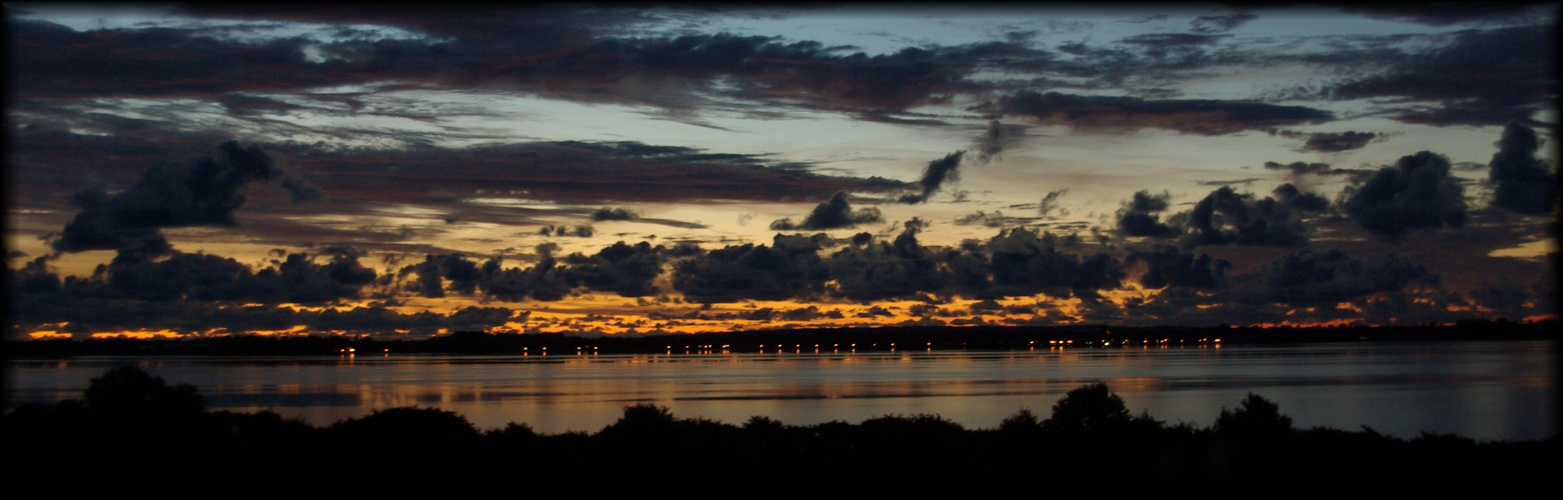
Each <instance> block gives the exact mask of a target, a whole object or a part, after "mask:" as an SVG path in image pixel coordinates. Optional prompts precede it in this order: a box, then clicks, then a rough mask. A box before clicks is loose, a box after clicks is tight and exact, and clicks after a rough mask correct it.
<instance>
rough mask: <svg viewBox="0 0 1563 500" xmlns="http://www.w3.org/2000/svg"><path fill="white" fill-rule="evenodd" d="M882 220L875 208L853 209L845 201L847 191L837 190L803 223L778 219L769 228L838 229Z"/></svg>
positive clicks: (816, 207) (778, 229)
mask: <svg viewBox="0 0 1563 500" xmlns="http://www.w3.org/2000/svg"><path fill="white" fill-rule="evenodd" d="M883 220H884V218H883V217H881V216H880V215H879V209H877V208H863V209H858V210H853V209H852V204H851V203H848V202H847V193H846V192H845V191H837V192H836V194H835V195H832V196H831V197H830V200H829V201H826V202H824V203H821V204H819V205H818V206H815V207H814V211H813V212H810V213H809V215H808V217H806V218H804V219H803V223H801V224H794V223H793V222H792V219H779V220H776V221H774V222H772V223H771V229H773V230H777V231H790V230H795V229H803V230H821V229H838V228H847V227H853V226H857V225H858V224H870V223H874V222H881V221H883Z"/></svg>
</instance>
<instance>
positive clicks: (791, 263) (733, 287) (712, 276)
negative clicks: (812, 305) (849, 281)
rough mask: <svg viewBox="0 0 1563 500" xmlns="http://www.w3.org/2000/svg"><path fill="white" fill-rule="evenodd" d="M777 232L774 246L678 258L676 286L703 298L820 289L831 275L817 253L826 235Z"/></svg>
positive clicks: (774, 296) (785, 295)
mask: <svg viewBox="0 0 1563 500" xmlns="http://www.w3.org/2000/svg"><path fill="white" fill-rule="evenodd" d="M821 236H823V235H821ZM776 238H777V239H776V244H775V245H774V246H771V247H766V246H765V245H754V244H748V245H743V246H728V247H725V248H721V249H717V250H712V251H710V252H707V253H705V254H704V255H700V256H697V257H693V258H689V259H686V260H682V261H679V262H678V263H677V264H675V265H674V267H673V288H674V289H676V290H678V291H679V292H682V293H683V294H684V296H685V297H686V298H688V299H689V300H692V301H696V302H704V303H713V302H736V301H739V300H744V299H755V300H785V299H789V298H801V297H807V296H811V295H814V294H818V293H820V292H822V291H823V287H824V282H825V280H826V277H827V276H828V271H827V270H826V269H825V267H824V266H823V265H822V264H821V263H820V258H819V255H818V253H817V252H818V250H819V248H820V245H819V243H820V242H821V241H822V238H813V239H809V240H808V241H810V244H808V245H799V244H797V243H798V242H797V241H794V240H787V241H783V235H777V236H776Z"/></svg>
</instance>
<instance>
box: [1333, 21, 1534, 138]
mask: <svg viewBox="0 0 1563 500" xmlns="http://www.w3.org/2000/svg"><path fill="white" fill-rule="evenodd" d="M1553 29H1554V28H1553V24H1552V23H1547V24H1541V25H1534V26H1518V27H1511V28H1499V29H1491V30H1470V31H1465V32H1461V33H1460V34H1459V35H1457V36H1456V37H1455V38H1454V41H1453V42H1451V43H1449V44H1448V45H1446V46H1443V47H1441V48H1437V49H1434V50H1431V51H1429V52H1427V53H1420V54H1396V55H1394V57H1392V58H1381V59H1380V60H1378V64H1379V65H1381V66H1383V67H1384V69H1383V71H1381V72H1379V73H1378V74H1376V75H1374V76H1370V77H1364V78H1358V79H1354V80H1350V81H1347V82H1345V83H1342V84H1339V85H1336V86H1334V87H1332V88H1329V89H1327V90H1326V92H1325V94H1326V95H1328V96H1329V97H1331V98H1334V99H1383V98H1394V99H1396V104H1395V107H1393V108H1388V109H1387V110H1386V111H1385V113H1387V114H1389V115H1390V116H1391V117H1393V118H1394V119H1396V120H1399V121H1402V122H1406V123H1417V124H1424V125H1434V126H1447V125H1478V126H1480V125H1503V124H1506V123H1508V122H1510V121H1515V120H1520V121H1529V120H1531V115H1533V114H1534V113H1536V112H1537V111H1539V110H1541V109H1542V107H1543V106H1544V105H1545V104H1546V102H1547V101H1548V100H1550V99H1553V98H1555V96H1556V92H1557V90H1556V74H1557V73H1556V71H1555V70H1554V68H1553V66H1552V61H1553V60H1554V59H1555V56H1554V43H1555V41H1556V36H1555V35H1554V31H1553ZM1517 47H1524V49H1523V50H1517V49H1516V48H1517Z"/></svg>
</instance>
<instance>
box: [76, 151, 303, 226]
mask: <svg viewBox="0 0 1563 500" xmlns="http://www.w3.org/2000/svg"><path fill="white" fill-rule="evenodd" d="M280 175H281V171H280V170H277V169H275V168H273V159H272V157H271V156H270V155H268V154H267V153H266V152H265V151H262V150H261V148H260V146H255V145H252V146H250V147H248V148H244V147H241V146H239V144H238V143H237V142H234V141H228V142H224V143H222V144H221V145H219V146H218V147H217V148H216V150H215V151H212V152H211V153H210V154H206V155H199V156H194V157H190V158H186V159H184V160H182V161H178V162H170V161H161V162H158V163H156V164H154V165H153V166H152V167H151V168H148V169H147V170H146V172H145V173H143V174H142V177H141V180H139V181H138V182H136V184H135V185H134V186H132V187H131V188H130V189H129V190H127V191H123V192H120V193H118V194H115V195H114V196H112V197H110V196H108V195H107V194H106V193H104V192H102V191H101V190H96V189H94V190H87V191H83V192H80V193H78V194H77V196H76V198H75V203H76V205H77V206H79V207H81V208H82V211H81V212H80V213H78V214H77V215H76V217H75V218H74V219H72V220H71V222H70V224H68V225H66V226H65V230H64V232H63V234H62V236H61V237H60V238H59V239H57V240H55V241H54V242H53V243H52V246H53V247H54V249H56V250H60V251H64V252H78V251H82V250H118V249H131V248H155V247H159V246H163V244H166V240H163V236H162V234H161V231H160V229H161V228H165V227H186V226H233V225H235V224H236V222H235V220H234V216H233V211H234V210H235V209H238V208H239V207H240V206H242V205H243V204H244V195H242V194H240V193H239V190H240V188H242V187H243V186H244V185H245V184H248V183H249V182H251V181H253V180H257V179H260V180H264V179H271V178H275V177H278V176H280ZM159 242H163V243H159Z"/></svg>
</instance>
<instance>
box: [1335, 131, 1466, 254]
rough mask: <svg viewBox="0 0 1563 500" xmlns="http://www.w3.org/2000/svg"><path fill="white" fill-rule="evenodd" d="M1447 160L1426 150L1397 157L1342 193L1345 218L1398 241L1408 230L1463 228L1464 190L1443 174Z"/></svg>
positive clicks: (1445, 172)
mask: <svg viewBox="0 0 1563 500" xmlns="http://www.w3.org/2000/svg"><path fill="white" fill-rule="evenodd" d="M1449 168H1450V167H1449V158H1447V157H1445V156H1443V155H1440V154H1437V153H1432V152H1428V151H1422V152H1420V153H1417V154H1415V155H1410V156H1403V157H1401V158H1400V161H1398V162H1396V164H1395V166H1393V167H1384V168H1382V169H1380V170H1379V171H1378V173H1377V174H1374V175H1373V178H1371V179H1368V181H1367V182H1366V183H1364V184H1362V185H1360V186H1353V187H1350V188H1348V189H1347V191H1346V192H1345V193H1343V194H1344V195H1345V202H1344V203H1342V205H1341V207H1342V208H1343V209H1345V211H1346V213H1347V215H1349V216H1351V219H1352V220H1354V221H1356V222H1357V224H1359V225H1361V226H1362V228H1363V229H1366V230H1368V231H1369V232H1372V233H1373V234H1375V235H1378V236H1383V237H1387V238H1391V239H1394V238H1398V237H1400V236H1403V235H1405V234H1406V233H1407V232H1409V231H1416V230H1420V229H1437V228H1440V227H1444V226H1449V227H1454V228H1458V227H1460V226H1462V225H1464V224H1465V197H1464V193H1465V188H1463V187H1461V185H1460V183H1459V182H1458V181H1456V180H1455V179H1454V178H1453V177H1450V175H1449Z"/></svg>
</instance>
